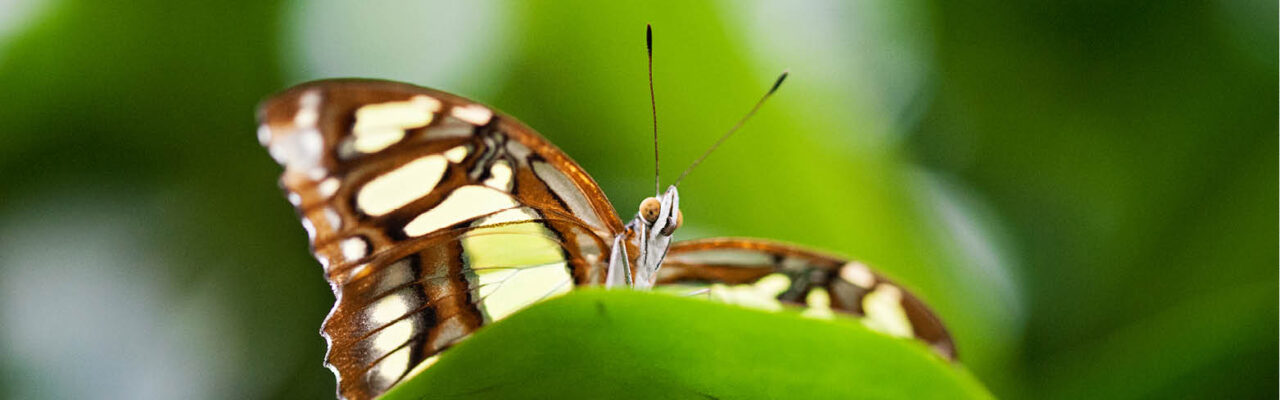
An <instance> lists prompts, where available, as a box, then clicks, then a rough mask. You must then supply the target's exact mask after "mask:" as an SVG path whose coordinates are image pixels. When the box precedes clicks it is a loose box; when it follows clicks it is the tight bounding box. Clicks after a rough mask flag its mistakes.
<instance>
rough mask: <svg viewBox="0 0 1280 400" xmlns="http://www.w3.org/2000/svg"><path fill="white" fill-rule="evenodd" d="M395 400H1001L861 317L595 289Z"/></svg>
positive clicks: (479, 343) (419, 380) (466, 354)
mask: <svg viewBox="0 0 1280 400" xmlns="http://www.w3.org/2000/svg"><path fill="white" fill-rule="evenodd" d="M383 398H384V399H420V398H431V399H452V398H459V399H461V398H468V399H469V398H611V399H658V398H661V399H776V398H796V399H816V398H877V399H895V398H911V399H962V398H991V395H990V394H989V393H988V392H987V390H986V389H985V388H984V387H983V386H982V384H981V383H979V382H978V381H977V380H976V379H974V378H973V376H972V375H971V374H970V373H969V371H968V370H966V369H965V368H964V367H963V366H960V365H959V364H952V363H949V362H947V361H945V360H942V359H941V358H939V357H937V356H935V355H934V354H933V353H932V352H930V351H929V350H928V349H927V348H926V347H925V346H924V345H923V344H920V343H917V342H915V341H911V340H906V339H899V338H893V337H889V336H886V335H882V334H879V333H876V332H874V331H871V330H868V329H867V328H865V327H863V326H862V325H861V324H860V323H858V322H857V321H856V320H853V319H843V318H842V319H838V320H820V319H813V318H807V317H804V316H801V315H800V314H798V313H795V312H782V313H771V312H763V311H756V310H751V309H745V308H740V307H736V306H731V305H725V304H719V303H713V302H709V301H703V300H700V299H692V298H681V297H674V296H670V295H663V294H656V293H641V292H632V291H610V292H606V291H600V290H586V291H578V292H574V293H572V294H570V295H567V296H564V297H561V298H557V299H554V300H550V301H547V302H545V303H542V304H538V305H535V306H533V307H531V308H529V309H527V310H525V311H522V312H520V313H517V314H515V315H512V316H511V317H510V318H508V319H506V320H503V321H500V322H498V323H496V324H493V325H491V326H488V327H486V328H485V329H482V330H480V331H479V332H477V333H476V334H475V335H474V336H472V337H471V338H469V339H467V340H466V341H464V342H462V343H460V344H459V345H457V346H455V347H453V348H452V349H450V350H448V351H446V352H444V353H443V354H442V355H441V357H440V360H439V362H437V363H436V364H435V365H434V366H432V367H431V368H430V369H428V370H427V371H424V372H423V373H421V374H419V375H418V376H417V377H416V378H414V379H412V380H410V381H408V382H405V383H404V384H402V385H400V386H399V387H398V388H396V389H395V390H393V391H391V392H389V393H388V394H387V395H386V396H384V397H383Z"/></svg>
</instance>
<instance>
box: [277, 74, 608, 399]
mask: <svg viewBox="0 0 1280 400" xmlns="http://www.w3.org/2000/svg"><path fill="white" fill-rule="evenodd" d="M259 122H260V127H259V140H260V141H261V142H262V143H263V145H264V146H266V147H267V148H268V150H269V151H270V153H271V155H272V157H273V158H275V159H276V160H277V161H278V162H279V163H280V164H282V165H283V166H284V167H285V172H284V174H283V176H282V177H281V186H282V187H283V188H284V190H285V192H286V195H287V196H288V198H289V200H290V202H291V203H293V204H294V206H295V207H296V208H297V210H298V213H299V215H300V217H301V219H302V224H303V226H304V228H305V229H306V231H307V233H308V235H309V237H310V239H311V246H312V250H313V251H314V254H315V257H316V259H317V260H319V261H320V263H321V265H323V266H324V270H325V271H324V272H325V276H326V279H327V280H328V282H329V284H330V286H331V288H332V289H333V291H334V294H335V295H336V296H337V301H336V304H335V305H334V308H333V309H332V311H330V314H329V316H328V318H326V320H325V323H324V326H323V329H322V334H323V335H324V336H325V338H326V339H327V340H328V342H329V352H328V355H327V364H328V365H329V367H330V368H331V369H333V370H334V372H335V374H336V375H338V378H339V395H340V396H342V397H345V398H370V397H374V396H376V395H378V394H380V393H382V392H384V391H385V390H387V389H388V388H390V387H391V386H392V385H394V384H396V383H397V382H400V381H402V380H404V379H405V378H407V377H408V376H411V375H413V374H414V373H416V371H417V370H421V369H422V368H425V367H426V366H428V365H430V363H431V362H433V361H434V359H433V358H432V357H433V356H434V355H435V354H436V353H438V352H440V351H441V350H443V349H444V348H446V347H447V346H449V345H451V344H453V343H455V342H457V341H458V340H460V339H462V338H464V337H466V336H467V335H468V334H470V333H471V332H473V331H475V330H476V329H478V328H479V327H480V326H482V325H484V324H486V323H488V322H490V321H493V320H495V319H498V318H502V317H503V316H505V315H507V314H510V313H511V312H514V311H515V310H517V309H519V308H521V307H523V306H525V305H528V304H530V303H532V302H535V301H538V300H540V299H542V298H546V297H549V296H552V295H555V294H557V293H561V292H564V291H567V290H568V289H570V288H571V287H572V286H574V285H583V284H599V283H602V282H603V281H604V279H605V276H604V275H605V271H606V267H607V265H606V263H607V255H608V252H609V249H608V246H609V243H610V241H611V240H612V238H613V237H614V236H615V235H616V234H618V233H619V232H621V231H622V230H623V227H622V223H621V221H619V220H618V217H617V215H616V214H615V213H614V211H613V209H612V208H611V206H610V205H609V203H608V200H607V199H606V198H605V196H604V194H603V193H602V192H601V191H600V189H599V188H598V187H597V186H596V184H595V182H594V181H592V179H591V178H590V177H589V176H588V175H586V174H585V173H584V172H582V169H581V168H580V167H579V166H578V165H577V164H575V163H574V162H573V161H572V160H570V159H569V158H568V157H567V156H565V155H564V154H563V153H562V152H560V151H559V150H558V149H556V148H555V147H554V146H553V145H551V144H550V143H549V142H547V141H546V140H545V139H543V138H542V137H540V136H539V135H538V134H536V133H535V132H534V131H533V130H531V129H529V128H527V127H525V126H524V125H522V124H520V123H519V122H518V121H516V120H514V119H512V118H509V117H506V116H504V115H501V114H498V113H495V112H493V111H492V110H491V109H489V108H488V107H485V106H483V105H480V104H477V103H474V102H471V101H469V100H466V99H463V98H460V97H457V96H452V95H449V94H446V93H441V92H438V91H434V90H430V89H425V88H421V87H416V86H412V85H406V84H400V83H393V82H385V81H370V80H330V81H320V82H314V83H309V84H303V85H300V86H297V87H295V88H292V89H290V90H288V91H286V92H283V93H281V94H279V95H277V96H275V97H273V98H272V99H270V100H268V101H267V102H266V103H264V104H263V105H262V107H261V108H260V110H259Z"/></svg>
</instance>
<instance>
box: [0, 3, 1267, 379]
mask: <svg viewBox="0 0 1280 400" xmlns="http://www.w3.org/2000/svg"><path fill="white" fill-rule="evenodd" d="M1276 15H1277V5H1276V2H1274V1H1258V0H1242V1H1229V0H1219V1H1201V2H1197V1H1189V2H1152V1H1106V0H1074V1H1059V2H998V1H993V0H976V1H970V2H962V3H957V2H947V1H938V0H932V1H926V0H907V1H888V0H858V1H851V2H844V1H834V0H832V1H807V2H768V1H750V2H730V1H719V2H683V1H668V2H645V3H638V2H634V3H633V2H620V3H617V4H603V2H601V3H597V2H550V1H537V2H519V3H517V2H503V1H493V0H484V1H469V2H443V1H442V2H412V1H387V2H376V3H374V2H338V1H318V2H276V1H260V0H259V1H224V2H170V1H134V2H102V1H71V0H7V1H0V177H3V180H2V183H0V290H2V291H0V372H2V374H0V396H4V397H8V398H26V399H30V398H324V397H331V396H332V395H333V385H334V383H333V377H332V375H331V374H330V373H329V371H327V370H325V369H324V368H322V367H321V359H322V357H323V352H324V342H323V340H322V339H321V338H320V336H319V335H318V333H317V331H318V327H319V324H320V321H321V319H323V317H324V315H325V313H326V311H327V310H328V308H329V306H330V305H331V304H332V295H331V294H330V292H329V291H328V288H327V286H326V284H325V283H324V281H323V279H322V278H321V274H320V268H319V267H318V264H317V263H316V262H315V261H314V260H312V259H311V257H310V255H309V254H308V252H307V251H306V248H307V245H306V235H305V234H303V231H302V229H300V227H299V224H298V222H297V221H296V220H295V219H294V216H293V212H292V210H291V209H290V207H289V205H288V204H287V203H286V202H285V201H284V199H283V196H282V195H281V193H280V191H279V190H278V188H277V186H276V182H275V180H276V177H277V176H278V174H279V172H280V168H279V167H278V166H277V165H275V163H274V162H272V161H271V160H270V158H269V157H268V156H267V154H266V152H265V151H264V150H263V149H261V148H260V147H259V146H258V144H257V141H256V139H255V136H254V132H255V126H254V107H255V105H256V103H257V102H258V101H260V100H261V99H263V98H264V97H265V96H268V95H269V94H271V93H273V92H275V91H278V90H281V89H283V88H285V87H287V86H290V85H292V84H295V83H299V82H302V81H306V80H310V79H318V78H325V77H342V76H355V77H376V78H386V79H394V80H399V81H407V82H412V83H417V84H420V85H424V86H430V87H434V88H438V89H442V90H447V91H451V92H455V93H458V94H462V95H465V96H468V97H471V98H473V99H476V100H479V101H482V102H485V103H488V104H490V105H493V106H495V107H497V108H499V109H501V110H504V111H506V112H507V113H510V114H512V115H515V116H518V117H519V118H520V119H522V120H523V121H525V122H526V123H528V124H529V125H531V126H533V127H534V128H535V129H538V130H539V131H540V132H541V133H542V134H543V135H544V136H546V137H547V138H549V139H550V140H551V141H553V142H554V143H556V144H557V145H558V146H560V147H561V148H562V149H563V150H565V152H567V153H568V154H569V155H570V156H572V157H573V158H574V159H576V160H577V161H578V162H579V163H580V164H582V165H583V167H585V168H586V170H587V171H589V172H591V174H592V175H593V176H594V177H595V178H596V180H597V181H598V182H599V183H600V184H601V185H602V186H603V187H604V189H605V192H606V193H608V194H609V196H610V199H611V200H613V201H614V204H615V206H616V207H617V208H618V209H619V210H623V211H622V214H623V215H624V216H627V215H630V214H631V212H632V211H631V210H634V209H635V207H636V205H637V204H638V202H639V200H640V199H641V198H643V197H644V196H646V195H647V194H648V193H649V192H650V191H651V190H652V187H653V186H652V172H651V171H652V165H651V162H652V161H651V157H652V153H651V149H650V142H649V141H650V138H649V136H648V135H649V129H650V125H649V114H648V97H647V96H648V93H647V86H646V85H647V84H646V79H645V56H644V42H643V32H644V26H645V24H646V23H652V24H653V25H654V29H655V47H656V50H655V52H656V56H655V61H654V64H655V69H656V71H655V80H656V92H657V100H658V113H659V119H660V130H661V141H662V147H661V149H662V156H663V160H664V168H663V177H664V180H665V182H670V181H671V180H672V179H674V178H675V176H676V175H678V173H679V171H680V170H681V169H683V167H684V166H685V165H687V164H688V163H689V162H690V161H692V160H693V159H694V158H695V157H696V156H697V155H698V154H699V153H700V152H702V151H703V150H704V149H705V148H706V147H707V146H709V145H710V144H711V142H712V141H714V139H715V137H716V136H717V135H719V134H720V133H721V132H722V131H723V130H724V129H726V128H727V127H729V126H730V125H731V124H732V123H733V122H734V121H735V120H736V119H737V118H738V117H739V116H740V115H741V114H742V113H743V112H745V111H746V110H747V109H748V108H749V107H750V105H751V104H752V103H753V102H754V101H755V99H756V98H757V97H758V96H759V95H760V94H761V93H763V92H764V90H766V89H767V88H768V85H769V84H770V83H771V82H772V79H773V77H774V76H776V74H777V73H778V72H780V71H782V70H783V69H787V68H789V69H790V71H791V74H792V75H791V78H790V79H789V80H788V82H787V84H786V85H784V87H783V89H782V90H781V91H780V92H779V94H778V95H777V96H776V97H775V98H774V99H773V100H772V101H771V103H770V104H768V105H767V106H766V107H765V108H764V109H763V110H762V111H761V112H760V114H759V115H758V116H757V117H756V118H755V119H754V120H753V121H752V122H750V123H749V124H748V125H747V127H746V128H745V129H744V130H743V131H742V132H740V134H739V135H738V136H736V137H734V138H733V139H732V140H730V141H729V142H728V143H727V144H726V145H725V146H724V147H722V148H721V149H720V150H719V151H718V152H717V153H716V154H714V155H713V156H712V157H711V158H710V159H709V160H708V161H707V162H706V163H705V164H703V165H702V166H701V167H699V169H698V170H697V171H696V172H694V173H693V174H692V175H690V177H689V178H688V179H687V180H686V181H685V183H683V184H682V185H681V191H682V195H683V196H682V197H683V200H684V201H683V202H682V205H683V207H684V213H685V215H686V217H687V218H686V223H687V227H686V228H684V229H682V230H681V233H680V234H679V235H678V236H679V237H682V238H686V239H687V238H695V237H706V236H726V235H732V236H757V237H766V238H774V239H780V240H786V241H791V242H796V243H802V244H806V245H809V246H813V247H817V248H823V249H828V250H831V251H834V252H837V253H841V254H845V255H849V256H853V257H857V258H859V259H863V260H866V261H867V262H869V263H870V264H872V265H874V266H876V267H877V268H879V269H880V270H882V271H884V272H885V273H886V274H888V275H890V276H893V277H895V278H896V279H897V280H899V281H900V282H902V283H903V284H905V285H906V286H908V287H910V288H913V289H914V291H915V292H916V293H917V294H919V295H920V296H921V297H923V298H925V299H926V300H927V301H928V302H929V303H930V304H932V305H934V308H935V309H936V310H937V311H938V312H939V313H940V314H941V316H942V317H943V319H944V320H945V321H946V322H947V323H948V325H949V326H950V328H951V330H952V334H953V335H954V336H955V337H956V340H957V342H958V346H959V350H960V354H961V357H962V358H963V359H964V361H965V364H966V365H968V366H969V368H970V369H971V370H972V371H973V372H974V373H975V374H976V375H977V376H978V377H979V378H980V379H981V380H982V381H983V382H984V383H985V384H987V385H988V387H989V388H990V389H991V390H992V392H993V393H995V394H996V395H998V396H1001V397H1008V398H1086V397H1088V398H1094V397H1103V398H1165V397H1272V396H1274V395H1275V390H1276V385H1277V365H1276V356H1277V337H1278V334H1277V250H1276V247H1275V246H1276V243H1277V239H1278V238H1277V220H1278V219H1280V216H1278V215H1277V200H1276V199H1277V190H1278V188H1277V182H1278V176H1277V162H1278V161H1277V145H1278V144H1277V109H1278V107H1280V106H1278V104H1277V85H1278V82H1277V41H1276V38H1277V23H1276Z"/></svg>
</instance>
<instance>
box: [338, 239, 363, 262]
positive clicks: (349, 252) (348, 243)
mask: <svg viewBox="0 0 1280 400" xmlns="http://www.w3.org/2000/svg"><path fill="white" fill-rule="evenodd" d="M340 246H341V248H342V257H343V258H345V259H346V260H347V261H348V262H350V261H355V260H359V259H361V258H364V257H365V256H367V255H369V242H368V241H366V240H364V238H363V237H360V236H356V237H352V238H347V239H344V240H343V241H342V243H341V245H340Z"/></svg>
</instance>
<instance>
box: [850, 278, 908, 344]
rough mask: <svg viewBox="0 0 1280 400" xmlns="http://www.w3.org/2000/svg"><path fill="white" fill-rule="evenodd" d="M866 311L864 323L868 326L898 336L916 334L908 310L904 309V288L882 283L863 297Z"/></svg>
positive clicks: (863, 305) (863, 306)
mask: <svg viewBox="0 0 1280 400" xmlns="http://www.w3.org/2000/svg"><path fill="white" fill-rule="evenodd" d="M862 309H863V310H864V311H865V312H866V318H864V319H863V320H862V321H863V324H865V325H867V327H869V328H871V329H874V330H877V331H880V332H884V333H887V334H889V335H892V336H898V337H911V336H912V335H914V333H913V329H912V328H911V320H909V319H907V311H906V310H904V309H902V289H898V287H896V286H893V285H890V284H886V283H881V284H879V285H876V287H875V290H872V291H871V293H868V294H867V296H866V297H864V298H863V299H862Z"/></svg>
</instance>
